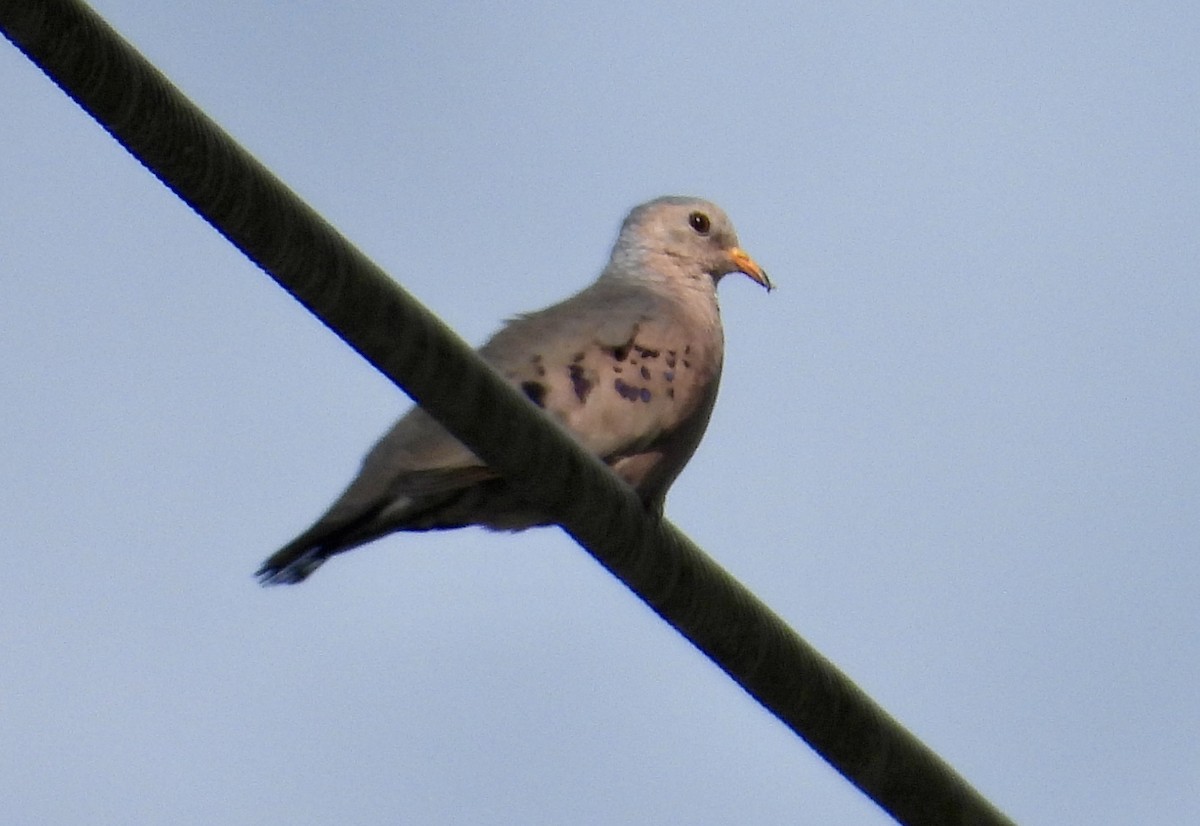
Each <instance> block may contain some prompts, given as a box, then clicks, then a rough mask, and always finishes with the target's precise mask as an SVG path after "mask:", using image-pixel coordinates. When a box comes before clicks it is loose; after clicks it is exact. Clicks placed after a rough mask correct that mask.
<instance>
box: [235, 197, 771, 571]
mask: <svg viewBox="0 0 1200 826" xmlns="http://www.w3.org/2000/svg"><path fill="white" fill-rule="evenodd" d="M732 272H741V273H745V274H746V275H748V276H749V277H750V278H752V279H754V280H755V281H756V282H758V283H759V284H761V285H763V286H764V287H766V288H767V289H768V290H770V289H771V282H770V281H769V280H768V278H767V274H766V273H765V272H764V271H763V270H762V268H761V267H759V266H758V264H756V263H755V262H754V261H753V259H751V258H750V256H749V255H747V254H746V253H745V252H744V251H742V249H741V248H740V247H739V246H738V239H737V234H736V233H735V232H734V229H733V224H731V223H730V221H729V218H728V217H727V216H726V215H725V213H724V212H723V211H722V210H721V209H720V208H719V207H717V206H716V205H715V204H712V203H709V202H708V201H704V200H700V199H698V198H683V197H666V198H658V199H656V200H654V201H650V202H648V203H645V204H642V205H641V206H638V207H635V208H634V209H633V211H631V212H630V213H629V215H628V216H627V217H626V218H625V221H624V223H623V224H622V226H621V231H620V233H619V235H618V236H617V242H616V244H615V245H614V247H613V251H612V256H611V257H610V259H609V262H608V265H607V266H606V267H605V268H604V271H603V272H602V273H600V277H599V278H598V279H597V280H596V281H595V283H593V284H592V285H591V286H589V287H587V288H586V289H584V290H583V291H581V292H579V293H577V294H576V295H574V296H572V297H571V298H568V299H567V300H565V301H563V302H561V303H559V304H555V305H554V306H552V307H549V308H547V309H545V310H541V311H540V312H535V313H530V314H528V315H523V316H519V317H517V318H515V319H513V320H512V321H510V322H508V324H506V325H505V326H504V327H503V328H502V329H501V330H500V331H499V332H498V333H496V334H495V335H494V336H493V337H492V339H491V340H490V341H488V342H487V344H485V345H484V346H483V347H482V348H480V350H479V355H480V356H481V357H482V358H483V359H484V360H485V361H487V362H488V363H489V364H491V365H492V366H493V367H494V368H496V370H498V371H499V372H500V373H501V374H502V375H504V376H505V377H506V378H508V380H509V381H511V382H512V383H513V384H515V385H517V386H518V387H519V388H520V389H521V390H522V391H523V392H524V393H525V395H526V396H528V397H529V399H530V400H531V401H532V402H533V403H534V404H536V405H538V406H539V407H542V408H544V409H545V410H546V412H547V413H549V414H550V415H552V416H553V417H554V418H556V419H557V420H558V421H559V422H561V423H562V424H563V426H565V427H566V428H567V430H568V431H570V432H571V433H572V434H573V435H574V436H575V438H576V439H577V440H578V441H579V442H580V443H581V444H582V445H583V446H584V447H585V448H586V449H587V450H590V451H592V452H593V453H595V454H596V455H597V456H599V457H601V458H602V459H603V460H604V461H605V462H606V463H607V464H608V465H609V466H610V467H611V468H612V469H613V470H614V471H615V472H616V473H617V475H618V476H620V477H621V478H622V479H624V480H625V481H626V482H628V483H629V484H630V485H631V486H633V488H634V489H635V490H636V491H637V493H638V494H639V496H640V497H641V499H642V501H643V502H645V504H646V507H647V508H649V509H651V510H653V511H655V512H660V511H661V509H662V506H663V500H664V498H665V497H666V493H667V488H669V487H670V485H671V483H672V482H673V481H674V480H675V478H676V477H677V476H678V475H679V472H680V471H681V470H682V469H683V466H684V465H685V464H686V463H687V461H688V459H690V458H691V456H692V453H693V452H694V451H695V449H696V446H697V445H698V444H699V442H700V437H701V436H702V435H703V434H704V429H705V428H706V427H707V426H708V419H709V415H710V413H711V412H712V407H713V402H714V401H715V400H716V396H717V385H718V382H719V381H720V378H721V361H722V356H723V352H724V337H723V333H722V330H721V317H720V310H719V309H718V307H717V282H718V281H720V280H721V277H722V276H724V275H726V274H728V273H732ZM548 522H549V520H548V519H547V518H546V517H545V516H544V515H543V514H541V513H539V512H538V511H537V510H536V509H535V508H533V507H531V506H529V505H527V504H525V503H524V502H523V501H522V500H521V499H520V498H519V497H518V496H517V495H516V494H515V493H513V492H512V491H511V489H510V488H509V486H508V485H507V484H506V483H505V481H504V479H503V478H501V477H500V476H498V475H497V474H496V473H494V472H493V471H492V470H490V469H489V468H488V467H487V466H486V465H484V464H483V463H481V462H480V460H479V459H478V458H476V456H475V455H474V454H473V453H471V451H470V450H468V449H467V448H466V447H464V446H463V445H462V444H461V443H460V442H458V441H457V440H456V439H455V438H454V437H453V436H451V435H450V434H449V433H448V432H447V431H446V430H444V429H443V428H442V427H441V425H439V424H438V423H437V422H436V421H435V420H434V419H433V418H432V417H431V416H429V414H427V413H426V412H425V411H423V410H422V409H420V408H419V407H418V408H413V409H412V410H411V411H409V413H408V414H407V415H405V416H404V417H403V418H401V419H400V420H399V421H398V422H397V423H396V424H395V425H394V426H393V427H392V429H391V430H390V431H388V433H387V434H386V435H384V437H383V438H382V439H380V441H379V442H378V443H377V444H376V445H375V447H374V448H373V449H372V450H371V452H370V453H368V454H367V457H366V459H365V460H364V462H363V466H362V470H361V471H360V473H359V475H358V477H357V478H355V479H354V481H353V482H351V483H350V486H349V487H348V488H346V490H345V492H344V493H343V494H342V495H341V496H340V497H339V498H338V500H337V501H336V502H334V503H333V505H332V506H331V507H330V508H329V510H328V511H326V512H325V514H324V515H323V516H322V517H321V518H320V519H318V520H317V522H316V524H314V525H313V526H312V527H311V528H309V529H308V530H307V531H305V532H304V533H302V534H301V535H300V536H298V537H297V538H296V539H294V540H292V541H291V542H290V543H288V544H287V545H285V546H284V547H283V548H282V549H280V550H279V551H278V552H277V553H275V554H274V555H273V556H272V557H271V558H270V559H268V560H267V561H266V562H265V563H263V566H262V567H261V568H260V569H259V570H258V577H259V579H260V581H261V582H262V583H263V584H268V585H274V584H283V583H294V582H300V581H301V580H303V579H304V578H305V577H307V576H308V575H309V574H311V573H312V572H313V571H314V570H316V569H317V567H318V566H320V565H321V563H323V562H324V561H325V560H326V559H328V558H329V557H330V556H333V555H334V554H337V553H341V552H342V551H346V550H349V549H351V548H354V547H356V546H358V545H362V544H364V543H366V542H370V541H371V540H373V539H378V538H379V537H381V536H383V535H384V534H388V533H391V532H393V531H426V530H441V529H447V528H459V527H463V526H466V525H483V526H485V527H487V528H491V529H493V530H510V531H519V530H524V529H525V528H530V527H533V526H535V525H545V524H548Z"/></svg>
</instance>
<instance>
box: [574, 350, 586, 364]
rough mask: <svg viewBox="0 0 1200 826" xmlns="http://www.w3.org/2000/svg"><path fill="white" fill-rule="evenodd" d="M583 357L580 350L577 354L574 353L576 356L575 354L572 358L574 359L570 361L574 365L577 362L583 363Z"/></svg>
mask: <svg viewBox="0 0 1200 826" xmlns="http://www.w3.org/2000/svg"><path fill="white" fill-rule="evenodd" d="M583 357H584V353H583V351H582V350H581V351H579V352H578V353H576V354H575V357H574V358H572V359H571V361H573V362H575V363H576V364H578V363H579V362H581V361H583Z"/></svg>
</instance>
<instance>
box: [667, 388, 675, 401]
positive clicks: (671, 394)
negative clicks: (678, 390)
mask: <svg viewBox="0 0 1200 826" xmlns="http://www.w3.org/2000/svg"><path fill="white" fill-rule="evenodd" d="M667 398H668V399H673V398H675V388H674V387H668V388H667Z"/></svg>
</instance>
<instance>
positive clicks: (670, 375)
mask: <svg viewBox="0 0 1200 826" xmlns="http://www.w3.org/2000/svg"><path fill="white" fill-rule="evenodd" d="M663 378H664V379H666V380H667V381H675V371H674V370H664V371H663Z"/></svg>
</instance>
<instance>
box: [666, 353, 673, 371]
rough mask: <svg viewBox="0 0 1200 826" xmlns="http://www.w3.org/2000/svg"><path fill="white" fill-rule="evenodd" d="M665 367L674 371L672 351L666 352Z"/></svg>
mask: <svg viewBox="0 0 1200 826" xmlns="http://www.w3.org/2000/svg"><path fill="white" fill-rule="evenodd" d="M667 367H669V368H671V369H672V370H673V369H675V351H674V350H668V351H667Z"/></svg>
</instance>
